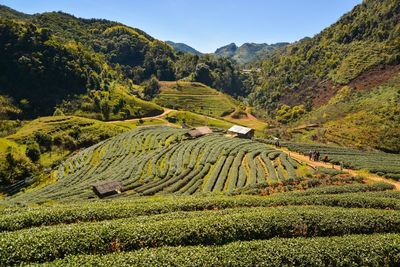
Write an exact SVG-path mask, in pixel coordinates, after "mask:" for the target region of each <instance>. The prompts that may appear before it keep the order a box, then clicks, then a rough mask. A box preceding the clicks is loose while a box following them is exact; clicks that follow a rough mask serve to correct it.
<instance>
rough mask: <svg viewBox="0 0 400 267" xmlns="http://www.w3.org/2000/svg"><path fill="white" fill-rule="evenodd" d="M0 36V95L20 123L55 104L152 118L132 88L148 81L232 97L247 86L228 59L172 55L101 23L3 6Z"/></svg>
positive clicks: (135, 32)
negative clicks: (190, 84)
mask: <svg viewBox="0 0 400 267" xmlns="http://www.w3.org/2000/svg"><path fill="white" fill-rule="evenodd" d="M0 36H1V37H0V38H1V39H0V57H1V58H2V59H4V60H2V62H1V64H0V72H1V74H0V75H1V76H0V88H1V89H0V90H1V91H0V94H1V95H3V96H4V97H6V96H7V97H8V98H9V99H12V100H11V102H12V103H13V104H14V105H15V106H16V107H18V108H20V109H21V110H22V112H20V113H18V117H20V118H34V117H37V116H40V115H50V114H52V113H53V112H54V110H55V107H56V106H60V107H61V108H62V109H63V111H64V112H67V113H74V112H78V114H79V115H82V114H90V117H94V118H100V119H104V120H108V119H113V118H124V117H139V116H143V115H151V114H157V112H159V110H160V109H159V108H158V107H156V106H154V105H152V104H146V103H145V102H143V101H140V99H138V98H143V99H148V98H147V97H146V96H144V95H143V94H142V93H141V91H142V88H141V87H140V86H138V85H141V84H142V83H144V82H145V81H147V80H149V79H150V78H151V77H155V78H156V79H158V80H166V81H172V80H176V79H189V80H193V81H199V82H203V83H205V84H207V85H210V86H213V87H215V88H217V89H219V90H221V91H224V92H227V93H230V94H232V95H245V94H247V93H248V92H250V90H251V86H252V84H251V82H248V76H244V75H242V74H241V73H240V72H239V70H238V67H237V66H236V65H235V63H233V62H232V61H231V60H229V59H225V58H215V57H213V56H204V57H203V56H202V57H199V56H197V55H196V56H195V55H191V54H187V53H182V52H175V51H174V50H173V48H172V47H171V46H169V45H168V44H166V43H164V42H162V41H159V40H156V39H154V38H152V37H151V36H149V35H148V34H146V33H145V32H143V31H141V30H139V29H135V28H131V27H128V26H125V25H123V24H120V23H117V22H111V21H107V20H99V19H80V18H76V17H74V16H71V15H69V14H65V13H62V12H51V13H43V14H37V15H32V16H30V15H25V14H22V13H19V12H17V11H14V10H12V9H9V8H7V7H4V6H3V7H0ZM11 74H12V75H11ZM135 96H137V97H138V98H136V97H135Z"/></svg>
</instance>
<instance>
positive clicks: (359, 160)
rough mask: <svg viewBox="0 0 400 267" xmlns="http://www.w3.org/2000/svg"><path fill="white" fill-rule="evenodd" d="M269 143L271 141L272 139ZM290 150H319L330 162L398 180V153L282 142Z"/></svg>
mask: <svg viewBox="0 0 400 267" xmlns="http://www.w3.org/2000/svg"><path fill="white" fill-rule="evenodd" d="M269 143H271V144H272V143H273V142H272V141H271V142H269ZM282 145H283V146H287V147H288V148H289V149H290V150H293V151H296V152H300V153H302V154H305V155H307V154H308V153H309V151H320V153H321V158H322V157H324V156H325V155H327V156H328V159H329V161H330V162H332V163H335V164H340V162H343V165H344V166H345V167H347V168H351V169H356V170H361V169H363V170H368V171H370V172H373V173H376V174H378V175H381V176H385V177H388V178H393V179H396V180H400V155H399V154H390V153H384V152H379V151H362V150H357V149H351V148H346V147H337V146H328V145H317V144H301V143H293V142H283V143H282Z"/></svg>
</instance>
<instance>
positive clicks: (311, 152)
mask: <svg viewBox="0 0 400 267" xmlns="http://www.w3.org/2000/svg"><path fill="white" fill-rule="evenodd" d="M308 159H309V160H312V159H313V151H312V150H310V152H308Z"/></svg>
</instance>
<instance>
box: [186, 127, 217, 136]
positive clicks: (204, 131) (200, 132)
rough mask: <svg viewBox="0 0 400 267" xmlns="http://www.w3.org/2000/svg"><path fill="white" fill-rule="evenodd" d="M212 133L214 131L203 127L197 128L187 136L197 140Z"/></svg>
mask: <svg viewBox="0 0 400 267" xmlns="http://www.w3.org/2000/svg"><path fill="white" fill-rule="evenodd" d="M212 132H213V131H212V130H211V129H210V128H209V127H207V126H202V127H196V128H194V129H192V130H190V131H189V132H188V133H187V134H188V135H189V136H190V137H192V138H196V137H199V136H203V135H206V134H210V133H212Z"/></svg>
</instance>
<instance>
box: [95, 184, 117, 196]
mask: <svg viewBox="0 0 400 267" xmlns="http://www.w3.org/2000/svg"><path fill="white" fill-rule="evenodd" d="M93 191H94V192H95V193H96V195H98V196H99V197H105V196H110V195H114V194H119V193H121V191H122V183H121V182H120V181H104V182H98V183H95V184H93Z"/></svg>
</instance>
